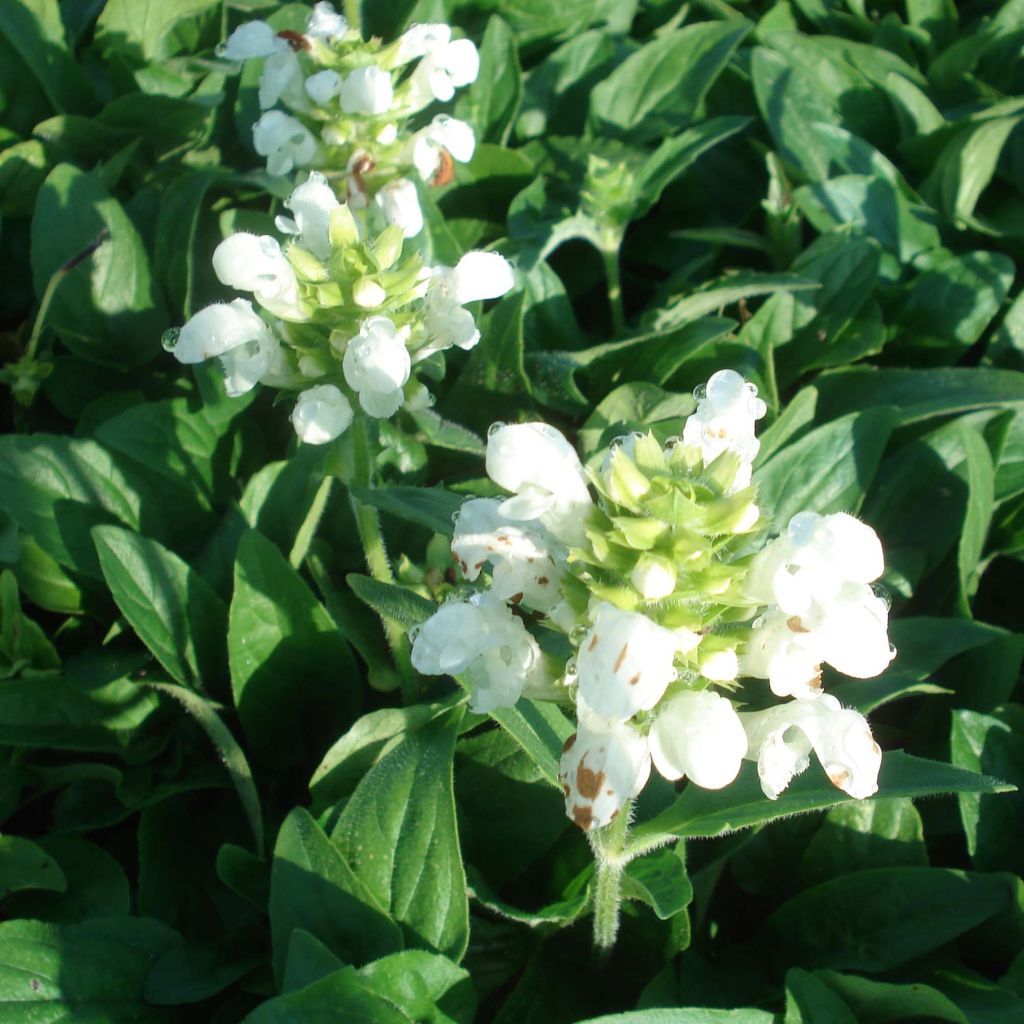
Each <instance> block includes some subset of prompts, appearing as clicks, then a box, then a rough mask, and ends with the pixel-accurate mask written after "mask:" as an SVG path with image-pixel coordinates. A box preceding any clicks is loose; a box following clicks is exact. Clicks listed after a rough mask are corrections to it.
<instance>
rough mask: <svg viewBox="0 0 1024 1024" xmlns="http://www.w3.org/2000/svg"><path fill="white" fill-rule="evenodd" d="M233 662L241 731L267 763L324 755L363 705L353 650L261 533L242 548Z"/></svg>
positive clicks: (231, 637)
mask: <svg viewBox="0 0 1024 1024" xmlns="http://www.w3.org/2000/svg"><path fill="white" fill-rule="evenodd" d="M228 661H229V664H230V666H231V686H232V691H233V693H234V697H235V706H236V707H237V708H238V715H239V718H240V719H241V720H242V728H243V729H244V730H245V734H246V736H247V737H248V739H249V741H250V743H251V744H252V747H253V750H254V752H255V753H256V755H257V757H258V758H260V759H262V760H265V761H266V762H267V763H270V764H274V765H277V766H282V765H290V764H295V763H297V762H299V761H302V760H305V759H306V758H308V757H309V756H311V755H312V756H314V757H318V756H319V755H320V754H321V752H322V751H323V750H325V749H326V748H327V746H329V744H330V743H331V742H332V741H333V740H334V739H335V738H336V737H337V736H338V735H339V733H341V732H343V731H344V728H345V726H346V725H347V723H348V722H349V721H351V718H352V715H353V712H354V711H355V709H356V708H357V707H358V704H359V700H360V691H359V674H358V671H357V669H356V665H355V661H354V659H353V657H352V653H351V651H350V650H349V647H348V644H346V643H345V641H344V640H343V639H342V638H341V636H340V634H339V633H338V630H337V628H336V627H335V625H334V622H333V621H332V620H331V617H330V616H329V615H328V614H327V612H326V611H324V608H323V606H322V605H321V604H320V602H319V601H317V599H316V598H315V597H314V596H313V594H312V592H311V591H310V589H309V588H308V587H307V586H306V584H305V583H304V582H303V581H302V578H301V577H300V576H299V575H298V573H296V571H295V570H294V569H293V568H292V567H291V566H290V565H289V564H288V562H287V560H286V559H285V557H284V556H283V555H282V554H281V553H280V551H278V549H277V548H276V547H274V545H273V544H271V543H270V541H268V540H267V539H266V538H264V537H262V536H260V535H259V534H258V533H256V532H255V531H249V532H248V533H246V534H245V535H244V536H243V537H242V540H241V542H240V543H239V545H238V556H237V560H236V562H235V589H234V595H233V597H232V599H231V608H230V611H229V614H228Z"/></svg>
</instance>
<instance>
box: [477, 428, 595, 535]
mask: <svg viewBox="0 0 1024 1024" xmlns="http://www.w3.org/2000/svg"><path fill="white" fill-rule="evenodd" d="M486 464H487V475H488V476H489V477H490V478H491V479H492V480H493V481H494V482H495V483H496V484H498V485H499V486H501V487H504V488H505V490H507V491H512V492H513V495H514V497H512V498H509V499H508V500H506V501H505V502H503V503H502V505H501V514H502V515H504V516H506V517H507V518H509V519H525V520H531V519H540V521H541V522H542V523H543V524H544V526H546V527H547V528H548V529H549V530H550V531H551V532H552V533H553V534H554V535H555V536H556V537H557V538H558V539H559V540H560V541H562V542H563V543H564V544H581V543H582V542H583V540H584V539H585V537H586V533H585V529H584V527H585V522H586V519H587V516H588V515H589V513H590V510H591V508H592V507H593V501H592V500H591V498H590V491H589V490H588V489H587V478H586V476H585V474H584V472H583V466H582V464H581V463H580V460H579V456H578V455H577V454H576V451H575V449H574V448H573V447H572V445H571V444H569V442H568V441H566V439H565V438H564V437H563V436H562V435H561V434H560V433H559V432H558V431H557V430H555V428H554V427H550V426H548V425H547V424H546V423H514V424H508V425H505V424H502V425H497V426H495V427H492V428H491V430H490V432H489V434H488V436H487V459H486Z"/></svg>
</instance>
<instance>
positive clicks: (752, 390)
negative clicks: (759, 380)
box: [743, 380, 757, 398]
mask: <svg viewBox="0 0 1024 1024" xmlns="http://www.w3.org/2000/svg"><path fill="white" fill-rule="evenodd" d="M743 386H744V387H745V388H746V389H747V393H748V394H749V395H750V397H751V398H757V385H756V384H754V383H753V382H752V381H749V380H748V381H746V382H745V383H744V385H743Z"/></svg>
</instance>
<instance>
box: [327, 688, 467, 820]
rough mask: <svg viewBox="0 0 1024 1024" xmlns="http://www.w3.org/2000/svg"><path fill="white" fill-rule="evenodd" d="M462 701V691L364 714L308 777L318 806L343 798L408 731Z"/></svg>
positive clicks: (336, 801)
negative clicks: (436, 698)
mask: <svg viewBox="0 0 1024 1024" xmlns="http://www.w3.org/2000/svg"><path fill="white" fill-rule="evenodd" d="M462 700H463V696H462V694H461V693H455V694H453V695H452V696H451V697H450V698H449V699H448V700H445V701H438V702H436V703H433V704H413V705H412V706H411V707H407V708H381V710H379V711H371V712H370V713H369V714H368V715H363V716H362V718H360V719H359V720H358V721H357V722H356V723H355V725H353V726H352V728H351V729H349V731H348V732H347V733H345V735H344V736H342V737H341V739H339V740H338V742H337V743H335V744H334V746H332V747H331V749H330V750H328V751H327V753H326V754H324V758H323V760H322V761H321V762H320V764H319V765H318V766H317V769H316V771H315V772H314V773H313V777H312V778H311V779H310V780H309V791H310V794H311V795H312V797H313V799H314V801H315V803H316V805H317V806H318V807H326V806H327V805H329V804H333V803H338V802H340V801H341V800H344V799H345V798H346V797H347V796H349V794H351V792H352V790H354V789H355V788H356V785H357V783H358V782H359V780H360V779H361V778H362V777H363V776H364V775H365V774H366V772H367V771H368V770H369V769H370V767H371V766H372V765H374V764H375V763H376V762H377V761H379V760H380V759H381V757H383V756H384V755H386V754H387V753H389V752H390V751H391V750H393V749H394V747H395V746H396V745H397V744H398V743H401V741H402V739H403V737H404V736H405V734H406V733H408V732H411V731H413V730H415V729H418V728H420V727H421V726H423V725H425V724H426V723H427V722H430V721H433V719H435V718H437V717H438V715H442V714H444V713H445V712H446V711H448V710H450V709H451V708H452V707H453V705H454V704H455V703H457V702H460V701H462Z"/></svg>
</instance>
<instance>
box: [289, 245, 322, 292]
mask: <svg viewBox="0 0 1024 1024" xmlns="http://www.w3.org/2000/svg"><path fill="white" fill-rule="evenodd" d="M288 262H289V263H291V265H292V266H293V267H294V268H295V273H296V274H298V276H299V277H300V278H302V279H303V280H304V281H311V282H314V283H319V282H322V281H327V280H329V278H330V275H329V274H328V272H327V268H326V267H325V266H324V265H323V263H321V262H320V260H318V259H317V258H316V257H315V256H314V255H313V254H312V253H311V252H310V251H309V250H308V249H303V248H302V246H301V245H296V244H295V243H294V242H292V244H291V245H289V246H288Z"/></svg>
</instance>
